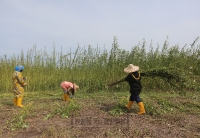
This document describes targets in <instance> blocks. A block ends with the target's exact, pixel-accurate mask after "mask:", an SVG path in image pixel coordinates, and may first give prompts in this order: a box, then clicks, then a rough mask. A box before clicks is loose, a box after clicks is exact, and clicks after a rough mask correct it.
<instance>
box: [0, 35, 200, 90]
mask: <svg viewBox="0 0 200 138" xmlns="http://www.w3.org/2000/svg"><path fill="white" fill-rule="evenodd" d="M195 42H196V40H195ZM147 47H148V46H147V42H146V41H145V39H143V41H142V42H139V43H138V45H135V46H134V47H133V48H132V49H131V50H130V51H126V50H123V49H120V48H119V44H118V40H117V38H116V37H114V39H113V44H112V48H111V50H110V51H107V50H106V49H105V48H104V49H100V48H99V47H98V46H97V47H96V48H93V47H92V46H91V45H89V46H88V47H82V48H81V47H80V46H78V47H77V49H76V50H75V51H72V50H71V49H70V50H69V51H68V52H67V53H65V52H64V51H62V47H61V50H60V52H57V50H56V47H55V45H54V46H53V50H52V52H51V53H47V51H46V49H44V50H37V47H36V45H35V46H33V47H32V48H31V49H30V50H28V51H27V52H24V51H23V50H22V51H21V53H20V55H15V54H14V55H13V56H11V57H7V56H6V55H4V56H0V72H1V74H0V87H1V91H2V92H8V91H10V92H11V91H12V82H11V77H12V73H13V71H14V67H15V66H16V65H18V64H22V65H23V66H24V67H25V70H24V71H23V72H22V73H23V75H24V76H25V77H27V83H28V86H27V87H26V88H25V91H46V90H56V89H59V87H60V86H59V85H60V83H61V82H62V81H64V80H69V81H72V82H76V83H77V84H78V85H79V86H80V89H81V90H82V91H86V92H91V91H95V92H97V91H101V90H105V85H106V84H107V83H109V82H111V81H112V80H117V79H119V78H120V77H122V76H125V75H127V74H125V73H124V72H123V69H124V68H125V67H126V66H127V65H128V64H130V63H132V64H134V65H138V66H140V71H141V73H143V75H142V77H143V79H142V85H143V86H144V87H143V88H144V89H163V90H166V89H172V88H175V89H177V88H178V89H179V90H181V89H186V90H194V91H198V90H200V86H199V84H200V83H199V81H200V77H199V76H200V73H199V72H200V67H199V64H200V58H199V57H200V47H199V45H197V46H196V45H195V43H193V45H191V47H190V48H185V47H184V48H182V49H180V48H179V46H178V45H175V46H171V47H170V46H169V42H168V38H167V39H166V41H165V42H164V44H163V47H161V48H160V46H157V48H156V49H154V46H153V45H152V43H150V46H149V51H147ZM160 49H161V50H160ZM114 89H115V87H114ZM124 89H127V86H126V85H119V87H118V88H116V89H115V90H116V91H121V90H124Z"/></svg>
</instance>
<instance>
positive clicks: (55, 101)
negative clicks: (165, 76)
mask: <svg viewBox="0 0 200 138" xmlns="http://www.w3.org/2000/svg"><path fill="white" fill-rule="evenodd" d="M11 97H12V94H11V93H9V94H1V95H0V98H1V102H0V108H1V114H0V130H1V133H0V137H2V138H3V137H6V138H11V137H15V138H20V137H23V138H46V137H49V138H58V137H60V138H64V137H65V138H76V137H77V138H81V137H83V138H85V137H87V138H89V137H97V138H98V137H99V138H100V137H110V138H114V137H115V138H122V137H127V138H131V137H132V138H136V137H141V138H144V137H145V138H151V137H152V138H157V137H159V138H169V137H174V138H175V137H180V138H183V137H187V138H195V137H196V138H198V137H200V133H199V132H200V120H199V118H200V110H199V109H200V102H199V101H200V94H199V93H198V92H187V94H186V95H184V96H183V95H180V94H177V93H175V92H174V93H173V92H170V91H169V92H168V91H166V92H159V91H148V92H145V91H144V92H142V94H141V97H142V99H143V101H144V104H145V108H146V112H147V113H146V115H137V111H138V107H137V105H136V104H134V105H133V106H132V108H131V109H130V110H127V109H125V107H124V105H125V104H126V103H127V102H128V97H129V93H128V91H124V92H113V91H107V92H98V93H95V92H91V93H85V92H82V91H81V90H80V91H78V92H77V94H76V96H75V97H74V98H73V100H72V101H71V102H65V101H62V91H61V90H56V91H44V92H26V95H25V97H24V101H23V103H24V105H25V107H24V108H18V107H16V106H13V102H12V98H11Z"/></svg>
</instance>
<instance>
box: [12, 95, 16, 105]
mask: <svg viewBox="0 0 200 138" xmlns="http://www.w3.org/2000/svg"><path fill="white" fill-rule="evenodd" d="M13 102H14V105H17V98H16V97H15V98H14V99H13Z"/></svg>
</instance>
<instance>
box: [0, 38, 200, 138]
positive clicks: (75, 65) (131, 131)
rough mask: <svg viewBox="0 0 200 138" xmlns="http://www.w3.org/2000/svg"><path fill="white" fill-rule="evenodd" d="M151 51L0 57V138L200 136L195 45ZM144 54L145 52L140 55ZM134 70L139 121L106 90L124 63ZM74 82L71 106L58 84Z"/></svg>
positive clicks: (124, 88) (114, 91) (122, 89)
mask: <svg viewBox="0 0 200 138" xmlns="http://www.w3.org/2000/svg"><path fill="white" fill-rule="evenodd" d="M198 39H199V37H198V38H196V39H195V40H194V42H193V43H192V44H191V45H190V47H189V48H186V47H188V46H185V47H183V48H179V46H178V45H175V46H169V42H168V40H166V41H165V42H164V44H163V45H162V46H157V48H156V49H154V48H153V46H152V44H150V45H149V46H147V44H146V41H145V40H143V41H142V42H141V43H139V44H138V45H135V46H134V47H133V48H132V50H131V51H126V50H123V49H120V47H119V45H118V40H117V38H116V37H114V39H113V44H112V48H111V49H110V50H107V49H106V48H104V49H101V48H99V47H98V46H97V47H95V48H94V47H92V46H90V45H89V46H87V47H79V46H78V47H77V49H76V50H75V51H71V50H70V49H69V51H68V53H65V52H63V51H62V47H61V48H60V52H57V49H56V47H55V46H53V48H52V52H51V53H48V52H46V50H45V49H43V50H38V49H37V47H36V46H33V47H32V48H31V49H30V50H28V51H26V52H24V51H21V53H20V54H19V55H13V56H12V57H7V56H6V55H4V56H0V98H1V102H0V111H1V113H0V137H7V138H9V137H15V138H19V137H24V138H25V137H27V138H30V137H31V138H46V137H52V138H57V137H60V138H73V137H74V138H76V137H77V138H80V137H84V138H85V137H87V138H88V137H110V138H122V137H127V138H131V137H132V138H136V137H142V138H143V137H146V138H151V137H152V138H157V137H159V138H165V137H166V138H169V137H180V138H182V137H188V138H194V137H196V138H197V137H200V120H199V118H200V92H199V91H200V45H198V44H197V40H198ZM146 49H149V50H148V51H147V50H146ZM130 63H132V64H134V65H138V66H140V72H141V76H142V81H141V82H142V85H143V90H142V93H141V98H142V100H143V102H144V105H145V109H146V115H137V111H138V110H139V109H138V107H137V104H134V105H133V107H132V108H131V109H130V110H127V109H125V108H124V105H125V104H127V102H128V100H129V86H128V84H127V83H125V82H123V83H121V84H118V85H116V86H113V87H111V88H106V87H105V86H106V84H108V83H110V82H112V81H115V80H118V79H120V78H121V77H123V76H125V75H126V74H125V73H124V72H123V69H124V68H125V67H126V66H127V65H128V64H130ZM18 64H21V65H23V66H24V67H25V70H24V71H23V72H22V73H23V75H24V76H25V77H26V79H27V80H26V81H27V83H28V86H27V87H25V97H24V100H23V104H24V108H18V107H15V106H13V93H12V79H11V78H12V73H13V71H14V67H15V66H16V65H18ZM64 80H69V81H71V82H76V83H77V84H78V85H79V86H80V89H79V90H78V91H77V93H76V95H75V97H74V98H73V100H72V101H71V102H64V101H62V90H61V89H60V86H59V85H60V83H61V82H62V81H64Z"/></svg>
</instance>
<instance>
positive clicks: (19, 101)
mask: <svg viewBox="0 0 200 138" xmlns="http://www.w3.org/2000/svg"><path fill="white" fill-rule="evenodd" d="M17 106H19V107H24V106H23V105H22V98H17Z"/></svg>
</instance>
